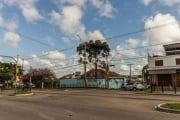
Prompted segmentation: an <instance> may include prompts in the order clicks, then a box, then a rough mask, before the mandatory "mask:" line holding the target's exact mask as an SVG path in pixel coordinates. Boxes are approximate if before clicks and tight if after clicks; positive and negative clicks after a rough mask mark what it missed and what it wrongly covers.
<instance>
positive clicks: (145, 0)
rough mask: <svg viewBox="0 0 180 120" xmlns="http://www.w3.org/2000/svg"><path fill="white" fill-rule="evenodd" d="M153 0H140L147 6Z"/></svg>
mask: <svg viewBox="0 0 180 120" xmlns="http://www.w3.org/2000/svg"><path fill="white" fill-rule="evenodd" d="M152 1H153V0H140V2H141V3H143V4H144V5H145V6H148V5H149V4H150V3H151V2H152Z"/></svg>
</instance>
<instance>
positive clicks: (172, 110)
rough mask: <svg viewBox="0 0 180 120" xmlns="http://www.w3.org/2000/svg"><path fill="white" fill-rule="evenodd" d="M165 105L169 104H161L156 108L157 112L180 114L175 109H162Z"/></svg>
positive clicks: (179, 111)
mask: <svg viewBox="0 0 180 120" xmlns="http://www.w3.org/2000/svg"><path fill="white" fill-rule="evenodd" d="M164 104H167V103H162V104H159V105H157V106H155V110H158V111H162V112H169V113H176V114H180V110H175V109H169V108H164V107H161V106H162V105H164Z"/></svg>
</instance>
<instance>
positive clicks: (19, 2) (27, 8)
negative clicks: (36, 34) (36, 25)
mask: <svg viewBox="0 0 180 120" xmlns="http://www.w3.org/2000/svg"><path fill="white" fill-rule="evenodd" d="M37 1H38V0H3V2H4V4H6V5H9V6H18V8H19V9H21V13H22V15H23V16H24V18H25V19H26V21H28V22H34V21H37V20H40V19H42V18H43V17H42V16H41V15H40V13H39V11H38V9H37V8H36V7H35V3H36V2H37Z"/></svg>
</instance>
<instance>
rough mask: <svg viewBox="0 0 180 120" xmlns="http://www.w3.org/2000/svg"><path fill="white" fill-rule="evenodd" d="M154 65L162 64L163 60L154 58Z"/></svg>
mask: <svg viewBox="0 0 180 120" xmlns="http://www.w3.org/2000/svg"><path fill="white" fill-rule="evenodd" d="M155 66H163V60H156V61H155Z"/></svg>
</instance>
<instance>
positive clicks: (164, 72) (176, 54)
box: [148, 43, 180, 86]
mask: <svg viewBox="0 0 180 120" xmlns="http://www.w3.org/2000/svg"><path fill="white" fill-rule="evenodd" d="M163 47H164V50H165V56H149V57H148V66H149V68H148V71H149V75H150V76H149V78H150V81H151V83H152V84H155V85H158V86H162V85H163V86H174V85H176V86H180V43H175V44H168V45H164V46H163Z"/></svg>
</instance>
